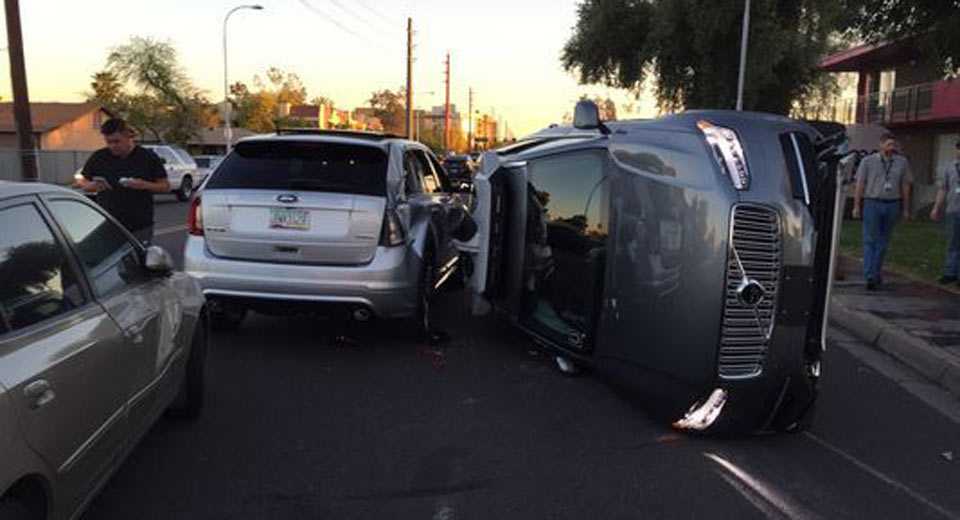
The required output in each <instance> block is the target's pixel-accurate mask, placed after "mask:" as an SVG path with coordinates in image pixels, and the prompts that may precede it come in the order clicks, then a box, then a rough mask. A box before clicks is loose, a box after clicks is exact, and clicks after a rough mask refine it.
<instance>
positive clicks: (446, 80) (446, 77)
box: [443, 52, 450, 152]
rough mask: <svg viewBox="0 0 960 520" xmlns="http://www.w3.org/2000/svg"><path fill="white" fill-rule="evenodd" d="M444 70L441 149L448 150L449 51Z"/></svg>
mask: <svg viewBox="0 0 960 520" xmlns="http://www.w3.org/2000/svg"><path fill="white" fill-rule="evenodd" d="M445 65H446V69H445V71H444V84H445V87H446V92H447V95H446V101H445V102H444V104H443V151H445V152H449V151H450V53H449V52H448V53H447V60H446V62H445Z"/></svg>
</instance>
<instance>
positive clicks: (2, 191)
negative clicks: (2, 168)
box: [0, 181, 73, 200]
mask: <svg viewBox="0 0 960 520" xmlns="http://www.w3.org/2000/svg"><path fill="white" fill-rule="evenodd" d="M38 193H69V194H73V192H72V191H70V190H68V189H66V188H62V187H60V186H56V185H53V184H46V183H43V182H10V181H0V200H3V199H9V198H13V197H20V196H23V195H36V194H38Z"/></svg>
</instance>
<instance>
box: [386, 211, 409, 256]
mask: <svg viewBox="0 0 960 520" xmlns="http://www.w3.org/2000/svg"><path fill="white" fill-rule="evenodd" d="M404 241H405V237H404V236H403V226H402V225H400V215H397V212H396V211H394V210H392V209H387V211H385V212H384V214H383V228H382V229H381V230H380V245H381V246H384V247H396V246H402V245H403V244H404Z"/></svg>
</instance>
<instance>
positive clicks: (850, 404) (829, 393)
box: [84, 203, 960, 520]
mask: <svg viewBox="0 0 960 520" xmlns="http://www.w3.org/2000/svg"><path fill="white" fill-rule="evenodd" d="M185 212H186V205H185V204H175V203H169V204H160V205H159V206H158V209H157V215H158V220H159V222H158V225H157V229H158V230H159V231H162V230H164V229H165V228H167V229H168V232H165V233H161V234H158V236H157V239H156V242H157V243H159V244H161V245H163V246H165V247H167V248H169V249H170V250H171V252H172V253H175V256H177V257H178V259H179V256H180V251H179V249H180V248H181V247H182V244H183V231H182V229H181V230H174V228H173V227H172V226H176V225H182V223H183V216H184V215H185ZM441 303H442V304H441V305H438V306H437V307H439V311H440V316H439V317H440V319H442V320H443V323H445V324H446V326H447V329H448V331H449V332H450V334H451V340H450V341H449V342H448V343H447V344H445V345H444V346H443V347H442V348H439V349H431V348H428V347H425V346H423V345H418V344H415V343H411V342H408V341H405V340H403V339H400V338H398V337H395V336H396V335H395V334H393V331H392V330H391V329H390V327H384V326H381V327H376V328H372V329H373V330H361V331H359V332H358V333H357V335H356V336H355V337H356V342H354V343H342V342H335V341H334V340H333V337H334V336H335V335H337V333H338V330H339V327H338V326H337V324H335V323H331V322H327V321H315V320H309V319H273V318H267V317H261V316H256V315H255V316H253V317H252V319H250V320H249V321H247V322H246V323H245V324H244V326H243V328H241V330H240V331H238V332H236V333H230V334H222V335H218V336H216V337H215V338H214V339H213V343H212V345H211V350H210V357H209V378H208V400H207V407H206V408H205V410H204V414H203V416H202V417H201V418H200V419H199V420H198V421H197V422H195V423H189V424H187V423H178V422H172V421H169V420H163V421H161V422H160V423H158V424H157V425H156V426H155V427H154V428H153V430H152V431H151V432H150V433H149V434H148V435H147V436H146V437H145V438H144V439H143V441H142V442H141V444H140V446H139V447H138V448H137V449H136V450H135V451H134V452H133V454H132V455H131V457H130V458H129V459H128V460H127V462H126V463H125V464H124V465H123V467H122V468H121V469H120V471H119V472H118V473H117V474H116V475H115V476H114V477H113V479H112V480H111V481H110V483H109V484H108V485H107V487H106V488H105V489H104V490H103V492H102V493H101V495H100V496H99V497H98V498H97V499H96V500H95V501H94V503H93V504H92V506H91V507H90V509H89V511H88V512H87V514H86V516H85V517H84V518H85V519H87V520H90V519H129V518H140V519H148V518H158V519H160V518H163V519H170V518H204V519H206V518H214V519H219V518H224V519H226V518H254V519H259V518H284V519H286V518H337V519H339V518H427V519H443V520H449V519H460V518H483V519H487V518H524V519H527V518H578V519H579V518H598V519H601V518H602V519H608V518H615V519H619V518H624V519H626V518H737V519H740V518H960V492H958V490H960V402H958V401H957V400H955V399H951V398H949V397H948V396H946V395H945V394H943V393H942V392H940V391H939V390H937V389H935V388H933V387H931V386H929V385H926V384H924V383H922V382H919V381H917V378H916V377H915V376H914V375H912V374H910V373H909V372H907V371H906V370H905V369H903V368H902V367H900V366H899V365H897V364H896V363H895V362H893V361H891V360H890V359H887V358H885V357H883V356H882V355H880V354H878V353H876V352H875V351H872V350H870V349H868V348H866V347H865V346H863V345H860V344H858V343H857V342H856V341H855V340H854V339H853V338H851V337H850V336H848V335H846V334H844V333H843V332H842V331H839V330H836V329H833V330H831V332H830V337H831V341H830V348H829V350H828V352H827V354H826V360H825V363H824V376H823V380H822V386H821V391H822V393H821V397H820V400H819V407H818V411H817V416H816V419H815V421H814V424H813V427H812V428H811V429H810V430H809V431H808V432H805V433H800V434H792V435H777V436H763V437H749V438H739V439H712V438H699V437H694V436H687V435H683V434H678V433H676V432H673V431H671V430H670V429H669V427H667V426H666V425H664V424H662V423H660V422H658V421H657V420H655V419H653V418H652V417H651V416H649V415H648V414H647V413H646V412H645V411H644V408H643V406H642V403H636V402H633V401H632V400H629V399H627V398H625V397H623V396H621V395H620V394H618V393H617V392H615V391H614V390H612V389H611V388H610V387H608V386H607V385H605V384H604V383H603V382H602V381H600V380H598V379H596V378H594V377H591V376H589V375H585V376H581V377H574V378H571V377H565V376H563V375H561V374H560V373H559V372H558V371H556V370H555V369H554V368H553V366H552V364H551V362H550V360H549V359H547V358H546V357H544V356H542V355H538V354H537V353H536V351H534V350H533V349H532V347H531V344H530V342H529V341H527V340H526V339H524V338H523V337H522V336H521V335H519V334H517V333H516V332H514V331H513V330H511V329H510V328H509V327H507V326H506V325H505V324H504V323H503V322H501V321H498V320H496V319H486V318H484V319H476V318H469V317H468V316H467V312H466V310H465V307H464V306H463V304H462V303H463V302H462V296H461V295H457V294H448V295H444V297H443V301H442V302H441Z"/></svg>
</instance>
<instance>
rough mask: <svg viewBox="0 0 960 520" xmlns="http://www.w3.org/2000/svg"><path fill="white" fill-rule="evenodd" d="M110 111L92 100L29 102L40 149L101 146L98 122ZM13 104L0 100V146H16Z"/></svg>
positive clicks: (17, 143) (3, 147)
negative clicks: (81, 101)
mask: <svg viewBox="0 0 960 520" xmlns="http://www.w3.org/2000/svg"><path fill="white" fill-rule="evenodd" d="M110 116H111V114H110V113H109V112H107V111H106V110H105V109H103V107H101V106H99V105H97V104H95V103H30V119H31V121H32V123H33V133H34V141H35V143H36V147H37V149H39V150H47V151H58V150H69V151H89V150H97V149H99V148H103V136H101V135H100V125H101V124H102V123H103V122H104V121H105V120H107V119H109V118H110ZM17 148H19V142H18V141H17V124H16V120H15V118H14V116H13V103H0V149H8V150H9V149H13V150H15V149H17Z"/></svg>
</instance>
